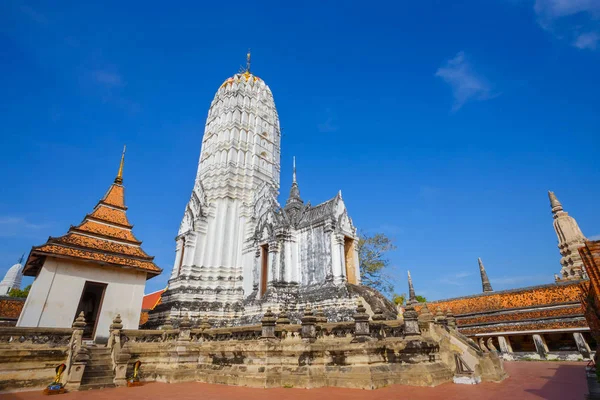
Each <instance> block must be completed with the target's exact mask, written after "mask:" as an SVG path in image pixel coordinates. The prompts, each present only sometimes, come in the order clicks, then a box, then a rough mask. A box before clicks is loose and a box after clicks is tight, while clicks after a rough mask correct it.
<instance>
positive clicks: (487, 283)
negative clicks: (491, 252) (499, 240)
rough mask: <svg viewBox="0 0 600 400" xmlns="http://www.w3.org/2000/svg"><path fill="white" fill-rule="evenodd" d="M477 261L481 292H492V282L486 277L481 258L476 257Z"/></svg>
mask: <svg viewBox="0 0 600 400" xmlns="http://www.w3.org/2000/svg"><path fill="white" fill-rule="evenodd" d="M477 262H479V273H480V274H481V286H482V287H483V292H484V293H485V292H493V291H494V289H492V284H491V283H490V280H489V279H488V276H487V272H485V267H484V266H483V262H482V261H481V258H478V259H477Z"/></svg>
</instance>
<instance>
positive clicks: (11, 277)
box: [0, 256, 23, 296]
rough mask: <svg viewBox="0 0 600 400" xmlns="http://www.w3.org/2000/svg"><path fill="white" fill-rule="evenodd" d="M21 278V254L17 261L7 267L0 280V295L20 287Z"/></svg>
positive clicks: (5, 294)
mask: <svg viewBox="0 0 600 400" xmlns="http://www.w3.org/2000/svg"><path fill="white" fill-rule="evenodd" d="M22 278H23V256H21V259H20V260H19V262H17V263H16V264H14V265H13V266H12V267H10V268H9V269H8V271H7V272H6V274H5V275H4V278H3V279H2V281H0V296H7V295H8V294H9V293H10V291H11V290H12V289H20V288H21V279H22Z"/></svg>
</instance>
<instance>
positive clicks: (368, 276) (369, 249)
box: [358, 232, 396, 295]
mask: <svg viewBox="0 0 600 400" xmlns="http://www.w3.org/2000/svg"><path fill="white" fill-rule="evenodd" d="M395 249H396V246H394V243H393V242H392V240H391V239H390V238H388V237H387V236H385V235H384V234H383V233H376V234H374V235H368V234H366V233H364V232H361V233H360V234H359V239H358V259H359V261H360V279H361V281H362V284H363V285H367V286H370V287H372V288H374V289H377V290H379V291H380V292H383V293H387V294H388V295H389V294H391V292H392V288H393V286H394V285H393V284H392V283H391V281H390V278H389V276H388V275H387V274H386V273H385V272H386V271H385V269H386V267H388V266H389V264H390V260H389V259H388V258H387V257H386V254H387V253H388V252H389V251H393V250H395Z"/></svg>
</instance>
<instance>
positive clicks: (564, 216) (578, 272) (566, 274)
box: [548, 191, 586, 281]
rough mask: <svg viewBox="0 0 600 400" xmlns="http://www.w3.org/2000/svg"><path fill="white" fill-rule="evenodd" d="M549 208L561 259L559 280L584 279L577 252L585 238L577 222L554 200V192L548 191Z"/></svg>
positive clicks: (581, 262)
mask: <svg viewBox="0 0 600 400" xmlns="http://www.w3.org/2000/svg"><path fill="white" fill-rule="evenodd" d="M548 198H549V199H550V207H551V208H552V217H553V218H554V223H553V225H554V231H555V232H556V236H557V238H558V249H559V251H560V254H561V256H562V258H561V259H560V263H561V265H562V268H561V270H560V278H559V279H556V280H557V281H559V280H560V281H563V280H578V279H584V278H585V277H586V275H585V270H584V267H583V261H582V260H581V256H580V255H579V251H578V250H577V249H578V248H579V247H581V246H583V245H584V243H585V241H586V238H585V236H584V235H583V233H582V232H581V229H579V225H578V224H577V221H575V219H574V218H573V217H571V216H569V214H568V213H567V212H566V211H564V210H563V206H562V204H561V203H560V201H558V199H557V198H556V195H555V194H554V192H551V191H548Z"/></svg>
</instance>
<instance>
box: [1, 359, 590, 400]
mask: <svg viewBox="0 0 600 400" xmlns="http://www.w3.org/2000/svg"><path fill="white" fill-rule="evenodd" d="M504 366H505V369H506V371H507V372H508V373H509V374H510V377H509V378H507V379H505V380H504V381H503V382H501V383H482V384H480V385H473V386H472V385H455V384H450V383H448V384H444V385H440V386H437V387H435V388H429V387H415V386H399V385H394V386H388V387H385V388H381V389H377V390H359V389H341V388H320V389H293V388H292V389H284V388H276V389H254V388H246V387H239V386H222V385H209V384H206V383H196V382H187V383H174V384H168V383H147V384H146V385H144V386H142V387H135V388H116V389H104V390H95V391H87V392H73V393H67V394H63V395H59V396H58V397H52V398H53V399H56V400H76V399H81V400H96V399H98V400H100V399H117V400H118V399H131V400H142V399H161V400H171V399H173V400H188V399H189V400H192V399H193V400H266V399H276V400H304V399H307V400H309V399H310V400H317V399H323V398H326V399H327V400H337V399H340V400H342V399H343V400H362V399H369V400H384V399H386V400H387V399H410V400H418V399H440V400H454V399H477V400H487V399H503V400H504V399H508V400H520V399H524V400H526V399H547V400H552V399H556V400H571V399H573V400H582V399H583V395H584V394H585V393H586V392H587V383H586V380H585V372H584V371H585V364H583V363H569V362H506V363H504ZM0 399H2V400H5V399H6V400H9V399H10V400H34V399H48V397H46V396H43V395H42V394H41V391H36V392H19V393H7V394H1V395H0Z"/></svg>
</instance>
